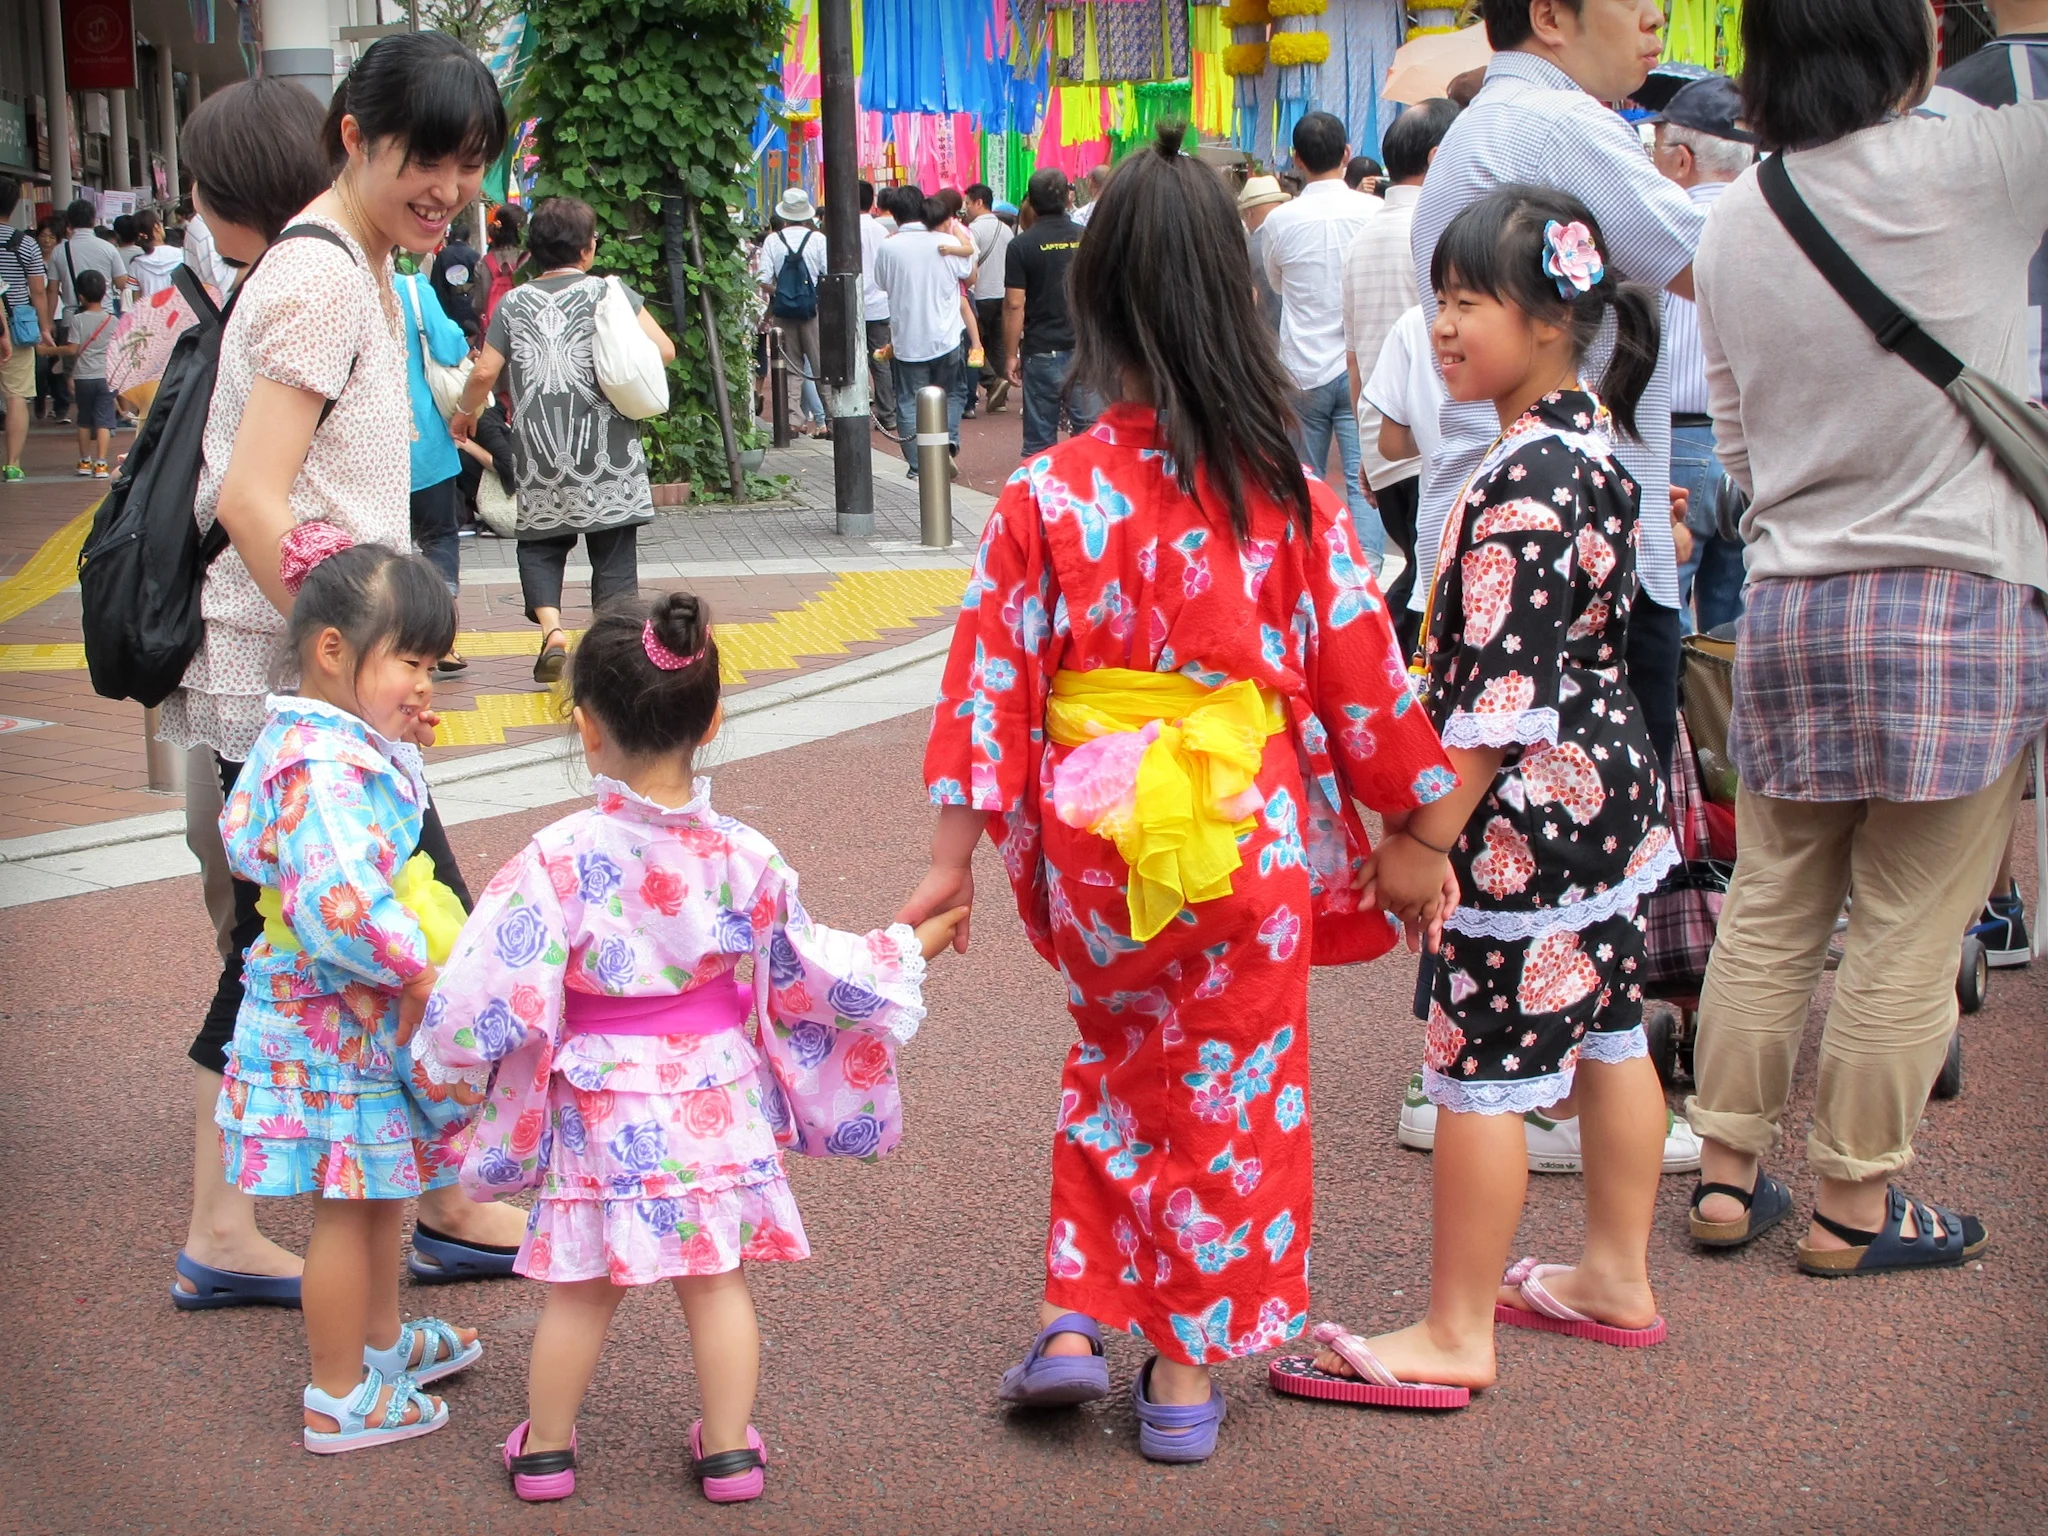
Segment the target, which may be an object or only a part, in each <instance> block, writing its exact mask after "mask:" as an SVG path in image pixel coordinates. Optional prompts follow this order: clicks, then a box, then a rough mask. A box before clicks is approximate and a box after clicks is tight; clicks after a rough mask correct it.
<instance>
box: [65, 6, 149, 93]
mask: <svg viewBox="0 0 2048 1536" xmlns="http://www.w3.org/2000/svg"><path fill="white" fill-rule="evenodd" d="M64 74H65V78H66V79H67V80H69V82H70V85H71V89H72V90H74V91H126V90H132V89H134V86H135V34H134V30H133V28H132V26H131V25H130V22H129V17H128V0H71V3H70V4H69V5H67V6H66V7H65V8H64Z"/></svg>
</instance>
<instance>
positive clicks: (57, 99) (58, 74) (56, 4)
mask: <svg viewBox="0 0 2048 1536" xmlns="http://www.w3.org/2000/svg"><path fill="white" fill-rule="evenodd" d="M43 106H44V109H45V110H46V111H47V112H48V113H49V117H50V201H51V202H52V203H54V204H55V205H56V206H57V207H59V208H62V207H63V206H64V205H65V204H66V203H68V202H70V201H71V98H70V96H69V95H67V94H66V84H65V79H64V0H43Z"/></svg>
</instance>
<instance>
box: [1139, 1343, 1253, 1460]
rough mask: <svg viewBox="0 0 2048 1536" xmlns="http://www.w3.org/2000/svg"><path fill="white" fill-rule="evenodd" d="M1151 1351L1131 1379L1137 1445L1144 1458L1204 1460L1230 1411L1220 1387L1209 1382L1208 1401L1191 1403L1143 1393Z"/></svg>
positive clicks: (1149, 1376)
mask: <svg viewBox="0 0 2048 1536" xmlns="http://www.w3.org/2000/svg"><path fill="white" fill-rule="evenodd" d="M1158 1363H1159V1357H1158V1356H1157V1355H1154V1356H1153V1357H1152V1358H1151V1359H1150V1360H1147V1361H1146V1362H1145V1368H1144V1369H1143V1370H1141V1371H1139V1372H1138V1379H1137V1380H1136V1381H1134V1382H1132V1383H1131V1411H1132V1412H1133V1413H1135V1414H1137V1416H1138V1449H1139V1450H1140V1451H1142V1452H1143V1453H1144V1455H1145V1459H1146V1460H1147V1461H1207V1460H1208V1459H1209V1458H1210V1456H1212V1455H1213V1454H1215V1450H1216V1431H1217V1430H1219V1429H1220V1428H1222V1426H1223V1418H1224V1415H1225V1414H1226V1413H1227V1412H1228V1411H1229V1409H1228V1405H1227V1404H1225V1403H1224V1401H1223V1389H1222V1388H1221V1387H1219V1386H1217V1385H1216V1384H1215V1383H1214V1382H1213V1381H1212V1382H1211V1383H1210V1384H1209V1401H1208V1402H1206V1403H1198V1404H1195V1405H1193V1406H1190V1407H1182V1406H1180V1405H1178V1404H1175V1403H1155V1402H1153V1401H1152V1400H1151V1399H1150V1398H1149V1397H1147V1396H1146V1395H1145V1383H1146V1382H1148V1381H1150V1380H1151V1379H1152V1367H1153V1366H1155V1365H1157V1364H1158Z"/></svg>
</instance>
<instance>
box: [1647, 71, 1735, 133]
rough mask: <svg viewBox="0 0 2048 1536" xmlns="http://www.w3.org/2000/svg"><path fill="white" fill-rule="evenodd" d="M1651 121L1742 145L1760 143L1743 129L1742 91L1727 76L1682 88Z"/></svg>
mask: <svg viewBox="0 0 2048 1536" xmlns="http://www.w3.org/2000/svg"><path fill="white" fill-rule="evenodd" d="M1651 121H1653V122H1663V123H1675V124H1677V125H1678V126H1679V127H1680V128H1690V129H1693V130H1694V131H1695V132H1698V133H1704V134H1707V135H1709V136H1710V137H1712V138H1716V139H1733V140H1734V141H1735V142H1736V143H1738V144H1754V143H1755V142H1756V135H1755V134H1753V133H1751V132H1750V131H1749V130H1748V129H1747V128H1744V127H1743V126H1741V124H1742V91H1741V89H1740V88H1739V87H1738V86H1737V85H1736V84H1735V82H1734V81H1733V80H1730V79H1729V78H1728V77H1727V76H1726V75H1706V76H1703V77H1702V78H1700V79H1698V80H1695V81H1693V82H1692V83H1691V84H1689V85H1684V86H1681V87H1679V89H1678V90H1677V91H1676V92H1674V93H1673V94H1672V97H1671V99H1670V100H1669V101H1667V102H1666V103H1664V110H1663V111H1662V112H1659V113H1657V114H1656V115H1655V116H1654V117H1653V118H1652V119H1651Z"/></svg>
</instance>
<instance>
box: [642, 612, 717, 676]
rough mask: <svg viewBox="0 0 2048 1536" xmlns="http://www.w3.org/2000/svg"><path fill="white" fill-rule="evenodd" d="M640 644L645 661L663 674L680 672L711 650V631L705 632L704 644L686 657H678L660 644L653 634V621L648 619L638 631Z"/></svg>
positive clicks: (657, 637) (694, 663)
mask: <svg viewBox="0 0 2048 1536" xmlns="http://www.w3.org/2000/svg"><path fill="white" fill-rule="evenodd" d="M640 644H641V647H642V648H643V649H644V650H645V651H646V652H647V659H648V660H649V661H651V662H653V663H654V664H655V665H656V666H657V667H659V668H661V670H662V671H664V672H680V671H682V670H683V668H685V667H694V666H695V665H696V664H697V663H698V662H700V661H702V660H703V659H704V653H705V652H706V651H707V650H709V649H710V648H711V631H710V630H708V629H707V630H705V632H704V643H703V644H702V645H700V646H698V647H697V649H695V650H694V651H692V652H690V654H689V655H687V656H679V655H677V654H676V653H675V652H674V651H672V650H670V649H669V648H668V647H667V646H665V645H663V644H662V643H661V636H659V635H657V634H656V633H655V632H654V620H652V619H649V620H648V621H647V623H646V624H645V625H643V626H642V627H641V630H640Z"/></svg>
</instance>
